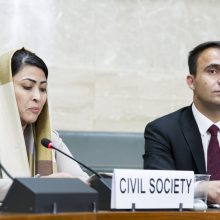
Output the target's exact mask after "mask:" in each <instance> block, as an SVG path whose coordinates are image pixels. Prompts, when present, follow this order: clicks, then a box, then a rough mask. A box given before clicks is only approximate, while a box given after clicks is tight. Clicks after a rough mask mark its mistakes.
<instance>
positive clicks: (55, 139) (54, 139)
mask: <svg viewBox="0 0 220 220" xmlns="http://www.w3.org/2000/svg"><path fill="white" fill-rule="evenodd" d="M51 138H52V142H53V143H54V145H55V146H56V147H59V146H60V145H61V144H62V143H63V141H62V139H61V138H60V136H59V133H58V132H57V131H55V130H52V132H51Z"/></svg>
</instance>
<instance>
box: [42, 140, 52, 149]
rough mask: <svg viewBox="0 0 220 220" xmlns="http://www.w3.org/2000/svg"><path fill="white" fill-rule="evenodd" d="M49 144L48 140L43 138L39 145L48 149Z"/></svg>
mask: <svg viewBox="0 0 220 220" xmlns="http://www.w3.org/2000/svg"><path fill="white" fill-rule="evenodd" d="M49 143H51V141H50V140H48V139H47V138H43V139H42V140H41V144H42V145H43V146H44V147H46V148H48V144H49Z"/></svg>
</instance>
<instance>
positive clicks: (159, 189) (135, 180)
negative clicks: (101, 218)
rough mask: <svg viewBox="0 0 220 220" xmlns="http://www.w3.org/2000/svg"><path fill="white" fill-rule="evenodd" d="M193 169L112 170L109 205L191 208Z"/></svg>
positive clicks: (117, 206)
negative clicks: (180, 206) (133, 204)
mask: <svg viewBox="0 0 220 220" xmlns="http://www.w3.org/2000/svg"><path fill="white" fill-rule="evenodd" d="M193 200H194V172H193V171H166V170H128V169H115V170H114V174H113V178H112V191H111V208H112V209H131V208H132V203H135V208H136V209H178V208H179V205H180V203H182V204H183V208H193Z"/></svg>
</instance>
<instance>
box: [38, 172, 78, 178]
mask: <svg viewBox="0 0 220 220" xmlns="http://www.w3.org/2000/svg"><path fill="white" fill-rule="evenodd" d="M41 178H75V177H74V176H71V175H70V174H68V173H53V174H50V175H49V176H41Z"/></svg>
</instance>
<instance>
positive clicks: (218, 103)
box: [193, 48, 220, 108]
mask: <svg viewBox="0 0 220 220" xmlns="http://www.w3.org/2000/svg"><path fill="white" fill-rule="evenodd" d="M193 86H194V89H193V90H194V101H196V100H197V101H198V102H200V103H202V104H203V105H209V106H210V105H212V106H215V107H218V108H219V107H220V49H218V48H208V49H206V50H204V51H203V52H202V53H201V54H200V55H199V57H198V60H197V74H196V78H194V80H193ZM195 99H196V100H195Z"/></svg>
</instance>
